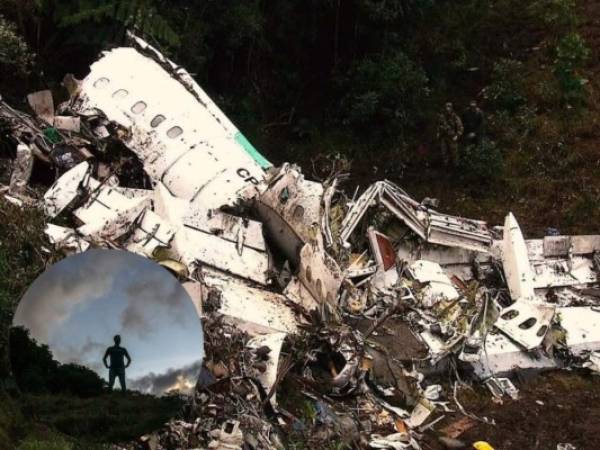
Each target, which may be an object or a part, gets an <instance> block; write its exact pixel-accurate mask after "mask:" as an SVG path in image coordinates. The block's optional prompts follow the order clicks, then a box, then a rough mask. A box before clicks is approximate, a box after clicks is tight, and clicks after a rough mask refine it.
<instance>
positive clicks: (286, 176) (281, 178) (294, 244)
mask: <svg viewBox="0 0 600 450" xmlns="http://www.w3.org/2000/svg"><path fill="white" fill-rule="evenodd" d="M322 197H323V185H322V184H321V183H316V182H314V181H307V180H305V179H304V176H303V175H302V174H301V173H300V171H299V170H298V169H296V168H295V167H292V166H290V165H288V164H284V165H283V167H282V168H281V169H280V170H279V171H278V172H277V173H275V174H274V175H273V176H272V178H271V179H270V180H269V182H268V186H267V189H265V191H264V192H263V193H261V195H260V197H259V199H258V203H257V208H258V213H259V216H260V217H261V220H262V221H263V223H264V224H265V227H266V229H267V231H268V232H269V235H270V236H271V237H272V238H273V240H274V241H275V243H276V244H277V246H278V247H279V248H281V250H282V251H283V252H284V254H285V255H286V257H287V258H288V259H289V260H290V261H292V262H293V263H294V265H296V266H297V265H298V264H299V263H300V260H299V255H300V251H301V249H302V247H303V246H304V244H307V243H317V244H319V245H322V235H321V225H320V224H321V220H322V208H321V200H322Z"/></svg>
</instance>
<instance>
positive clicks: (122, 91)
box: [112, 89, 129, 100]
mask: <svg viewBox="0 0 600 450" xmlns="http://www.w3.org/2000/svg"><path fill="white" fill-rule="evenodd" d="M128 95H129V91H126V90H125V89H119V90H118V91H115V92H114V93H113V95H112V96H113V98H116V99H117V100H121V99H122V98H125V97H127V96H128Z"/></svg>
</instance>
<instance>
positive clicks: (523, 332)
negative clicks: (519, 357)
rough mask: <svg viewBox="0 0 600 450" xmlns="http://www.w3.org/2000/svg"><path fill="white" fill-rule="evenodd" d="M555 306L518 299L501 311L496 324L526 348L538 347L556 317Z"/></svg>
mask: <svg viewBox="0 0 600 450" xmlns="http://www.w3.org/2000/svg"><path fill="white" fill-rule="evenodd" d="M554 310H555V306H554V305H551V304H549V303H541V302H536V301H522V300H521V301H517V302H515V303H513V304H512V305H511V306H509V307H508V308H504V309H503V310H502V311H501V312H500V317H499V318H498V320H497V321H496V323H495V324H494V325H495V326H496V327H497V328H498V329H499V330H501V331H502V332H503V333H505V334H506V335H507V336H509V337H510V338H511V339H513V340H514V341H515V342H517V343H518V344H520V345H522V346H523V347H524V348H525V349H526V350H531V349H534V348H536V347H538V346H539V345H540V344H541V343H542V341H543V340H544V337H545V336H546V333H547V331H548V329H549V328H550V323H551V321H552V318H553V317H554Z"/></svg>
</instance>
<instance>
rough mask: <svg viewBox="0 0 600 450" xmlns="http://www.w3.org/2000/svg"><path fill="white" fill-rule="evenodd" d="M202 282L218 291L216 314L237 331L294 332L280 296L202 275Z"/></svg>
mask: <svg viewBox="0 0 600 450" xmlns="http://www.w3.org/2000/svg"><path fill="white" fill-rule="evenodd" d="M204 282H205V284H206V285H207V287H209V288H217V289H219V290H220V291H221V309H220V310H219V311H220V312H221V313H222V314H224V315H225V316H227V317H228V318H229V319H230V320H232V321H233V322H234V323H236V324H238V325H239V327H240V329H242V330H244V331H247V332H248V333H250V334H252V335H257V334H265V333H273V332H277V331H280V332H284V333H296V332H297V331H298V327H297V324H296V317H295V315H294V313H293V311H292V309H291V308H290V307H289V306H287V305H286V304H285V297H284V296H282V295H280V294H276V293H274V292H270V291H265V290H262V289H256V288H253V287H250V286H248V285H247V284H245V283H243V282H242V281H240V280H237V279H235V278H233V277H227V276H214V274H213V275H207V274H205V276H204Z"/></svg>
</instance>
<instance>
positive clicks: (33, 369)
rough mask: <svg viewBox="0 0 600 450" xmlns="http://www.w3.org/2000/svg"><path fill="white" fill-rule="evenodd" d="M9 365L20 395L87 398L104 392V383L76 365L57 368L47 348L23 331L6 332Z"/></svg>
mask: <svg viewBox="0 0 600 450" xmlns="http://www.w3.org/2000/svg"><path fill="white" fill-rule="evenodd" d="M10 363H11V369H12V373H13V376H14V377H15V380H16V382H17V385H18V386H19V389H20V390H21V392H26V393H38V394H40V393H53V394H70V395H74V396H77V397H82V398H87V397H95V396H99V395H101V394H102V393H103V392H104V390H105V382H104V380H103V379H102V378H100V377H99V376H98V375H97V374H96V372H94V371H93V370H90V369H88V368H87V367H83V366H79V365H77V364H60V363H59V362H58V361H56V360H55V359H54V358H53V357H52V352H50V350H49V348H48V346H47V345H40V344H38V343H37V342H36V341H35V339H33V338H31V337H30V336H29V330H27V329H26V328H23V327H13V328H11V330H10Z"/></svg>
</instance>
